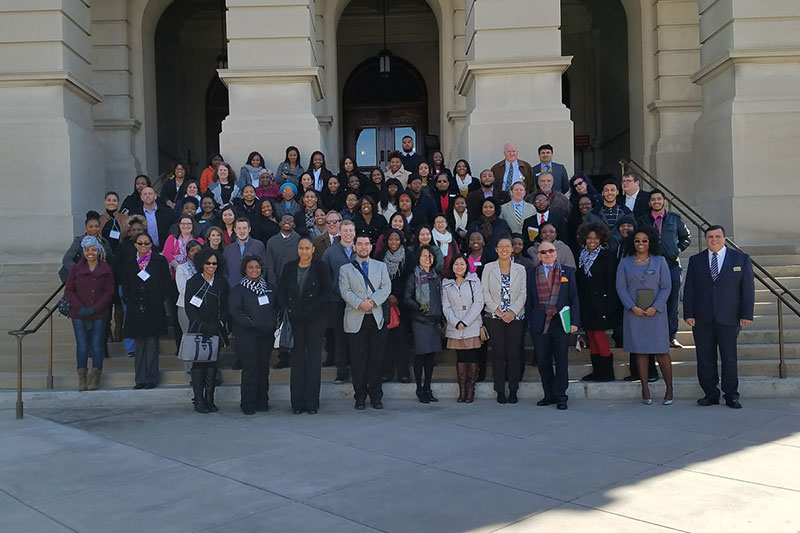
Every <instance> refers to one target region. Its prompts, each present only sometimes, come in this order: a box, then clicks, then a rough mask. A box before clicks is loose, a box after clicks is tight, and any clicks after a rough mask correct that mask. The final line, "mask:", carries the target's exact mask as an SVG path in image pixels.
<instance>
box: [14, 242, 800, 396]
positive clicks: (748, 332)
mask: <svg viewBox="0 0 800 533" xmlns="http://www.w3.org/2000/svg"><path fill="white" fill-rule="evenodd" d="M695 250H696V248H695V247H692V250H691V252H692V253H694V251H695ZM749 251H750V252H752V253H753V257H754V259H756V260H757V261H758V262H759V263H761V264H762V265H764V266H765V267H768V270H769V271H770V272H771V273H772V274H773V275H775V276H776V277H777V278H778V279H779V280H780V281H781V282H782V283H783V284H784V285H785V286H786V287H787V288H789V289H790V290H792V291H793V292H794V293H795V294H800V253H799V252H798V250H797V249H796V247H795V246H793V245H792V246H788V245H787V246H778V247H761V248H757V249H751V250H749ZM685 255H686V256H687V257H686V260H687V261H688V255H689V254H685ZM684 264H686V263H685V262H684ZM57 269H58V266H57V265H54V264H35V265H33V264H32V265H0V297H2V305H0V331H2V332H7V331H9V330H11V329H16V328H18V327H19V326H21V325H22V323H23V322H24V321H25V320H26V319H27V317H28V316H29V315H30V314H31V313H32V312H33V311H35V310H36V308H37V307H38V306H39V305H40V304H41V303H42V302H43V301H44V299H45V298H46V297H47V296H49V295H50V293H52V291H54V290H55V289H56V288H57V287H58V285H59V283H58V278H57V275H56V271H57ZM755 314H756V317H755V320H754V322H753V324H752V325H751V326H749V327H747V328H744V329H743V331H742V333H741V334H740V336H739V372H740V376H742V377H743V378H777V377H778V376H779V364H778V362H779V360H778V325H777V324H778V316H777V304H776V301H775V297H774V296H773V295H772V294H771V293H770V292H769V291H768V290H767V289H765V288H764V287H763V286H762V285H760V284H759V283H758V282H757V283H756V312H755ZM783 322H784V342H785V354H786V361H787V373H788V377H800V318H798V317H797V316H795V315H794V314H793V313H791V312H790V311H787V310H784V316H783ZM678 340H679V341H680V342H681V343H682V344H683V345H684V348H683V349H673V350H672V351H671V355H672V360H673V368H674V373H675V377H676V378H679V379H680V378H685V379H687V380H692V379H694V378H695V377H696V363H695V352H694V346H693V345H694V341H693V339H692V334H691V331H690V330H689V328H688V326H686V324H684V323H683V321H681V330H680V331H679V333H678ZM23 346H24V352H23V355H24V360H23V387H24V388H25V389H26V390H41V389H45V388H46V376H47V353H48V349H49V330H48V325H47V324H45V325H44V326H43V327H42V329H41V330H40V331H39V332H38V333H36V334H34V335H31V336H29V337H28V338H27V339H26V340H25V342H24V345H23ZM612 346H613V343H612ZM161 351H162V356H161V359H160V366H161V384H162V385H185V384H186V380H185V376H184V373H183V366H182V363H181V362H180V361H179V360H177V358H176V357H175V356H174V353H175V343H174V341H173V340H172V339H171V338H167V337H165V338H163V339H162V340H161ZM109 352H110V355H111V357H110V358H109V359H106V360H105V362H104V371H103V381H102V386H103V388H127V387H130V386H132V385H133V358H127V357H126V356H125V353H124V347H123V345H122V343H111V344H109ZM613 352H614V357H615V363H616V366H617V368H616V375H617V378H618V379H619V378H622V377H623V376H626V375H627V374H628V372H627V368H626V366H627V360H628V357H627V354H626V353H624V352H623V351H622V349H621V348H619V349H613ZM530 354H531V351H530V347H529V348H528V351H527V357H528V359H529V360H530ZM273 357H276V355H273ZM232 360H233V353H232V350H230V349H228V350H226V351H223V354H222V366H223V371H222V372H223V380H224V382H226V383H237V382H238V381H239V372H238V371H236V370H232V369H231V368H230V363H231V362H232ZM588 369H589V354H588V352H587V351H586V350H583V351H582V352H578V351H576V350H575V348H574V347H573V348H571V349H570V368H569V375H570V379H579V378H580V377H581V376H583V375H585V374H586V373H588V371H589V370H588ZM53 373H54V388H55V389H66V390H69V389H74V388H75V387H76V386H77V376H76V373H75V343H74V336H73V333H72V326H71V323H70V321H69V320H68V319H66V318H63V317H61V316H60V315H58V314H56V315H54V317H53ZM334 374H335V371H334V369H330V368H323V369H322V379H323V382H325V381H332V380H333V379H334V377H335V375H334ZM489 375H490V376H491V370H489ZM434 376H435V378H436V380H437V381H455V353H454V352H451V351H449V350H445V351H442V352H440V353H439V355H437V368H436V370H435V372H434ZM525 378H526V379H527V380H536V379H538V373H537V371H536V369H535V368H531V367H530V366H529V367H527V368H526V371H525ZM288 381H289V371H288V369H282V370H272V371H271V374H270V382H271V383H274V384H281V383H288ZM15 387H16V340H15V338H14V337H12V336H10V335H7V334H3V335H0V390H3V389H6V390H7V389H13V388H15Z"/></svg>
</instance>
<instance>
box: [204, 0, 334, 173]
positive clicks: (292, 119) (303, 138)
mask: <svg viewBox="0 0 800 533" xmlns="http://www.w3.org/2000/svg"><path fill="white" fill-rule="evenodd" d="M227 5H228V13H227V19H226V20H227V34H228V41H229V42H228V62H229V68H227V69H224V70H220V71H219V75H220V78H222V80H223V81H224V82H225V83H226V84H227V86H228V90H229V94H230V115H228V118H226V119H225V121H223V123H222V134H221V135H220V147H221V152H222V153H223V154H225V157H226V158H227V159H228V160H230V161H232V162H233V163H235V165H236V166H237V168H238V166H239V165H241V164H243V163H244V159H245V158H246V157H247V154H248V153H249V152H250V151H252V150H255V149H256V148H261V149H263V150H265V152H266V153H263V155H264V157H265V159H266V160H267V161H266V162H267V166H268V167H271V168H273V169H274V168H275V167H276V166H277V164H278V163H279V162H281V161H283V158H284V150H285V148H286V146H288V145H290V144H293V145H296V146H297V147H298V148H299V149H300V151H301V153H302V154H303V158H304V161H303V162H302V163H303V166H305V165H306V164H307V160H305V158H306V157H307V156H308V155H310V154H311V152H312V151H314V150H318V149H320V148H321V147H322V135H321V131H320V124H319V121H318V119H317V116H316V109H317V102H318V101H320V100H322V98H323V96H324V90H323V84H322V75H321V73H320V68H319V67H318V66H317V49H316V46H315V22H316V21H315V12H314V7H315V2H314V1H313V0H227Z"/></svg>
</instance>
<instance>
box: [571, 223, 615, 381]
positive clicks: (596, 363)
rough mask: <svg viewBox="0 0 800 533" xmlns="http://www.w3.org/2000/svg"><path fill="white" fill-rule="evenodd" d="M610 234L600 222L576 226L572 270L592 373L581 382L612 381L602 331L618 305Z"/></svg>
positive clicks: (611, 324) (612, 319)
mask: <svg viewBox="0 0 800 533" xmlns="http://www.w3.org/2000/svg"><path fill="white" fill-rule="evenodd" d="M609 238H610V233H609V230H608V226H606V225H605V224H603V223H601V222H591V223H588V224H583V225H581V226H580V227H579V228H578V242H579V243H580V245H581V251H580V255H579V260H578V268H577V269H576V278H577V282H578V298H579V300H580V303H581V326H582V327H583V329H584V331H585V332H586V337H587V338H588V340H589V352H590V353H591V358H592V373H591V374H589V375H587V376H584V377H583V381H614V360H613V356H612V355H611V348H610V347H609V344H608V338H607V337H606V330H608V329H613V328H614V327H615V326H617V325H618V323H619V319H620V313H621V306H620V302H619V298H618V297H617V290H616V276H617V268H616V266H617V265H616V260H615V259H614V256H613V255H612V254H611V253H609V251H608V241H609Z"/></svg>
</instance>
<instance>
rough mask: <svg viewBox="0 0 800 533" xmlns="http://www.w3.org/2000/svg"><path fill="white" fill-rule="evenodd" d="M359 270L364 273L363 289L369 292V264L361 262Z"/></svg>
mask: <svg viewBox="0 0 800 533" xmlns="http://www.w3.org/2000/svg"><path fill="white" fill-rule="evenodd" d="M361 270H363V271H364V276H365V277H364V288H365V289H367V290H369V283H367V278H369V263H368V262H367V261H361Z"/></svg>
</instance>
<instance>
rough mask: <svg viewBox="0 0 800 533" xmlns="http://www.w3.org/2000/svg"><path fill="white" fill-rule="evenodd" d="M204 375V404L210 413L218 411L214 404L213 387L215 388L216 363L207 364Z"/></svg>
mask: <svg viewBox="0 0 800 533" xmlns="http://www.w3.org/2000/svg"><path fill="white" fill-rule="evenodd" d="M205 375H206V391H205V392H206V405H207V406H208V410H209V411H211V412H212V413H216V412H217V411H219V409H217V406H216V405H214V389H216V388H217V367H216V365H208V368H207V369H206V372H205Z"/></svg>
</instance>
